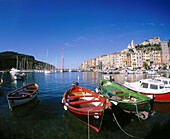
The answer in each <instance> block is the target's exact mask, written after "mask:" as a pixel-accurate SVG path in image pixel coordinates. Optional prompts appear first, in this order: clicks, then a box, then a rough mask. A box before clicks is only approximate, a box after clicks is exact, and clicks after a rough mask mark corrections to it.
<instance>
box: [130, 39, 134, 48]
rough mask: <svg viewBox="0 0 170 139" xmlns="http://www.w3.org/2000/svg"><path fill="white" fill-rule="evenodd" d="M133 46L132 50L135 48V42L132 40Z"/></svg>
mask: <svg viewBox="0 0 170 139" xmlns="http://www.w3.org/2000/svg"><path fill="white" fill-rule="evenodd" d="M131 46H132V49H133V48H135V42H134V40H132V42H131Z"/></svg>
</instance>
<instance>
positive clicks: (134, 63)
mask: <svg viewBox="0 0 170 139" xmlns="http://www.w3.org/2000/svg"><path fill="white" fill-rule="evenodd" d="M131 60H132V62H131V65H132V66H131V67H133V68H136V63H137V62H136V53H131Z"/></svg>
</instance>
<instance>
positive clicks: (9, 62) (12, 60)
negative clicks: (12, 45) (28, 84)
mask: <svg viewBox="0 0 170 139" xmlns="http://www.w3.org/2000/svg"><path fill="white" fill-rule="evenodd" d="M17 59H18V60H17ZM17 61H18V62H17ZM45 65H46V63H45V62H42V61H37V60H35V58H34V56H30V55H25V54H19V53H17V52H11V51H6V52H1V53H0V70H9V69H11V68H12V67H15V68H16V67H17V68H18V69H21V70H32V69H45ZM47 67H49V69H52V68H55V67H54V66H53V65H50V64H47Z"/></svg>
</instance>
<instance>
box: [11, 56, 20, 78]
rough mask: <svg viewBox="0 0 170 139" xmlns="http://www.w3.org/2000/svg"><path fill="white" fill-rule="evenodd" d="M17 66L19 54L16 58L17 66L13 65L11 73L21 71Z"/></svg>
mask: <svg viewBox="0 0 170 139" xmlns="http://www.w3.org/2000/svg"><path fill="white" fill-rule="evenodd" d="M17 68H18V55H17V58H16V68H14V67H13V68H12V69H11V70H10V73H11V74H13V75H14V74H15V73H19V72H21V70H18V69H17Z"/></svg>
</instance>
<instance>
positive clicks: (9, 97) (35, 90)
mask: <svg viewBox="0 0 170 139" xmlns="http://www.w3.org/2000/svg"><path fill="white" fill-rule="evenodd" d="M33 85H35V86H36V88H35V89H34V91H33V92H32V93H25V94H26V95H25V96H20V97H15V96H9V95H11V94H13V93H15V92H16V94H17V93H20V92H17V91H19V90H22V89H24V88H26V87H29V86H33ZM38 88H39V86H38V84H36V83H32V84H28V85H26V86H22V87H20V88H18V89H16V90H14V91H12V92H10V93H8V94H7V99H10V100H13V99H17V100H19V99H27V98H30V96H31V95H35V94H36V92H37V90H38ZM28 90H29V89H28Z"/></svg>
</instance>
